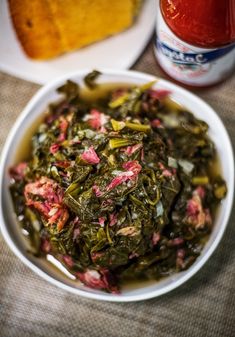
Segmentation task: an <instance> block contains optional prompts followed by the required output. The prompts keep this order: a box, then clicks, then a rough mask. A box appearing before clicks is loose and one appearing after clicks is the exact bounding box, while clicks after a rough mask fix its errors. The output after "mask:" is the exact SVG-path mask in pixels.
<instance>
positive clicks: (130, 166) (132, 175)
mask: <svg viewBox="0 0 235 337" xmlns="http://www.w3.org/2000/svg"><path fill="white" fill-rule="evenodd" d="M122 167H123V168H124V169H125V170H126V171H124V172H121V173H119V175H118V176H117V177H115V178H114V179H113V180H112V181H111V182H110V183H109V185H108V186H107V187H106V190H107V191H110V190H112V189H113V188H115V187H117V186H118V185H120V184H122V183H123V182H125V181H127V180H135V179H136V178H137V176H138V174H139V173H140V171H141V169H142V167H141V165H140V164H139V163H138V161H137V160H133V161H128V162H126V163H124V164H123V165H122Z"/></svg>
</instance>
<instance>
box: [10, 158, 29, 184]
mask: <svg viewBox="0 0 235 337" xmlns="http://www.w3.org/2000/svg"><path fill="white" fill-rule="evenodd" d="M26 169H27V163H25V162H22V163H20V164H18V165H16V166H14V167H11V168H10V170H9V173H10V176H11V177H12V178H13V179H15V180H21V179H23V178H24V176H25V172H26Z"/></svg>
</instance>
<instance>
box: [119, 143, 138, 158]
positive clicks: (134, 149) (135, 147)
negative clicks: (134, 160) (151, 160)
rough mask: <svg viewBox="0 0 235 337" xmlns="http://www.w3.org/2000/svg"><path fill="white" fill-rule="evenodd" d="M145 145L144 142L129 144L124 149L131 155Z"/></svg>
mask: <svg viewBox="0 0 235 337" xmlns="http://www.w3.org/2000/svg"><path fill="white" fill-rule="evenodd" d="M142 147H143V144H135V145H132V146H127V148H126V149H125V150H124V151H123V152H124V153H125V154H126V155H128V156H131V155H132V154H133V153H135V152H136V151H138V150H140V149H141V148H142Z"/></svg>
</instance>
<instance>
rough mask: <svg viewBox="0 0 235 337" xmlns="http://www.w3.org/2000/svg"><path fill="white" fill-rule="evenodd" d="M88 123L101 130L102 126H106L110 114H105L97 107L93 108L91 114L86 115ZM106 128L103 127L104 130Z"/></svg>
mask: <svg viewBox="0 0 235 337" xmlns="http://www.w3.org/2000/svg"><path fill="white" fill-rule="evenodd" d="M86 118H87V122H88V124H89V125H90V126H91V127H92V128H93V129H95V130H99V129H100V128H101V127H102V126H104V125H105V124H106V123H107V122H108V120H109V118H110V117H109V116H107V115H105V114H104V113H103V112H100V111H98V110H96V109H92V110H91V112H90V114H89V115H88V116H87V117H86ZM104 130H105V129H102V132H104Z"/></svg>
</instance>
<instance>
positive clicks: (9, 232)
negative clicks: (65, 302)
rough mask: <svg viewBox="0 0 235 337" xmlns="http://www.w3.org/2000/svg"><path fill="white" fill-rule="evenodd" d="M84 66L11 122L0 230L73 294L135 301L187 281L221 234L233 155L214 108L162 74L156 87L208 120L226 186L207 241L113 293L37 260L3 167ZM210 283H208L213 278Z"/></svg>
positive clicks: (119, 78) (118, 79)
mask: <svg viewBox="0 0 235 337" xmlns="http://www.w3.org/2000/svg"><path fill="white" fill-rule="evenodd" d="M98 70H100V71H101V72H102V75H101V76H100V77H99V78H98V83H128V84H130V83H133V84H137V85H141V84H144V83H146V82H150V81H153V80H156V78H155V77H153V76H151V75H148V74H144V73H138V72H135V71H123V70H108V69H98ZM89 71H91V69H89V70H83V71H76V72H73V73H71V74H67V75H64V76H63V77H61V78H57V79H55V80H54V81H52V82H51V83H48V84H47V85H46V86H44V87H43V88H41V89H40V90H39V91H38V93H37V94H36V95H35V96H34V97H33V98H32V99H31V100H30V102H29V103H28V104H27V106H26V107H25V109H24V110H23V111H22V113H21V115H20V116H19V117H18V119H17V121H16V123H15V125H14V126H13V127H12V129H11V131H10V134H9V136H8V138H7V141H6V144H5V146H4V148H3V151H2V155H1V160H0V229H1V231H2V234H3V237H4V238H5V240H6V242H7V243H8V245H9V246H10V248H11V249H12V250H13V252H14V253H15V254H16V255H17V256H18V257H19V258H20V259H21V260H22V261H23V262H24V263H25V264H26V265H27V266H28V267H29V268H31V269H32V270H33V271H34V272H36V273H37V274H38V275H40V276H42V277H43V278H44V279H45V280H47V281H49V282H51V283H52V284H54V285H57V286H58V287H60V288H62V289H64V290H67V291H69V292H71V293H73V294H74V295H81V296H84V297H87V298H93V299H98V300H106V301H114V302H129V301H140V300H144V299H148V298H152V297H156V296H160V295H162V294H165V293H167V292H169V291H171V290H173V289H175V288H176V287H178V286H180V285H181V284H183V283H184V282H186V281H187V280H189V279H190V278H191V277H192V276H193V275H194V274H195V273H196V272H197V271H198V270H199V269H200V268H201V267H202V266H203V265H204V264H205V263H206V261H207V260H208V259H209V257H210V256H211V254H212V253H213V252H214V250H215V249H216V247H217V246H218V244H219V242H220V240H221V238H222V236H223V233H224V231H225V228H226V226H227V222H228V219H229V215H230V212H231V210H232V206H233V192H234V159H233V150H232V145H231V142H230V139H229V136H228V134H227V131H226V129H225V127H224V125H223V123H222V121H221V120H220V118H219V116H218V115H217V114H216V112H215V111H214V110H213V109H212V108H211V107H210V106H209V105H207V104H206V103H205V102H203V101H202V100H201V99H200V98H199V97H197V96H195V95H193V94H191V93H190V92H189V91H187V90H185V89H183V88H181V87H179V86H177V85H175V84H173V83H170V82H168V81H165V80H162V79H158V81H157V82H156V84H155V85H154V88H156V89H157V88H158V89H164V90H170V92H171V98H172V99H173V100H174V101H176V102H178V103H179V104H181V105H182V106H184V107H185V108H186V109H187V110H190V111H191V112H192V113H193V114H194V115H195V116H196V117H197V118H199V119H203V120H204V121H205V122H206V123H208V124H209V136H210V138H211V139H212V140H213V142H214V144H215V147H216V149H217V152H218V156H219V158H220V161H221V171H222V176H223V177H224V178H225V181H226V183H227V186H228V193H227V196H226V198H225V199H224V200H223V202H222V204H221V207H220V208H219V209H218V212H217V215H216V218H215V219H214V226H213V230H212V233H211V235H210V237H209V240H208V242H207V243H206V245H205V247H204V249H203V251H202V253H201V255H200V256H199V257H198V258H197V260H196V261H195V262H194V263H193V264H192V266H191V267H190V268H189V269H187V270H185V271H183V272H181V273H175V274H172V275H171V276H169V277H166V278H164V279H162V280H160V281H158V282H151V283H149V282H146V283H142V284H141V285H139V286H138V284H136V286H135V287H134V286H133V287H132V288H129V289H128V288H123V289H122V291H121V294H119V295H115V294H108V293H104V292H102V291H100V290H95V289H91V288H88V287H86V286H84V285H81V284H80V282H78V281H77V280H76V281H74V280H71V279H70V278H69V277H67V276H66V275H65V274H62V273H60V272H59V271H58V270H57V269H56V268H52V265H51V264H50V262H52V260H51V259H50V261H47V260H46V259H38V258H37V257H35V256H33V254H30V253H29V252H28V250H27V245H26V242H25V241H24V238H23V235H22V233H21V229H20V226H19V224H18V222H17V220H16V217H15V214H14V210H13V205H12V201H11V197H10V193H9V184H10V177H9V174H8V172H9V171H8V170H9V167H11V166H12V165H13V164H15V163H16V158H17V153H18V151H19V146H21V145H20V144H22V141H23V139H25V135H26V134H27V135H29V133H28V131H29V130H30V129H31V128H32V125H35V121H37V120H38V118H39V116H41V114H42V112H43V111H45V110H46V108H47V106H48V104H49V103H50V102H53V101H57V100H58V98H59V95H58V93H57V92H56V88H58V87H59V86H61V85H62V84H64V82H65V81H66V80H67V79H71V80H72V81H75V82H77V83H78V84H79V86H81V87H83V85H84V84H83V78H84V76H85V75H86V74H87V73H88V72H89ZM218 135H219V137H218ZM16 144H18V146H16ZM24 144H25V143H24ZM221 272H223V271H221ZM211 286H212V287H213V282H212V283H211Z"/></svg>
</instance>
